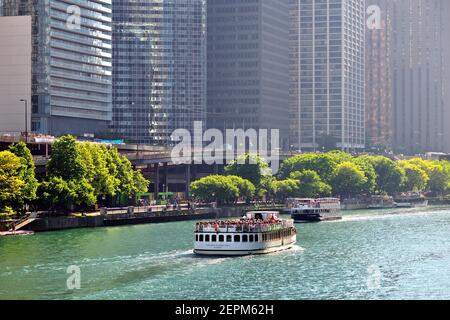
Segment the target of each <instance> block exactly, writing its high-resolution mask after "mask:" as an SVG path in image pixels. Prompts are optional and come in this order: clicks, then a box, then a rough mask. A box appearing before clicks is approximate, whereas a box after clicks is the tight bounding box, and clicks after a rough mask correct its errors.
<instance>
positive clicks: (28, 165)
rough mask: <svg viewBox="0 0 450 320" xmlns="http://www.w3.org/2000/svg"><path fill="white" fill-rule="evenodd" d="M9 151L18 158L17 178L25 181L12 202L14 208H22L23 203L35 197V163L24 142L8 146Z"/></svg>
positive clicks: (36, 186) (36, 185)
mask: <svg viewBox="0 0 450 320" xmlns="http://www.w3.org/2000/svg"><path fill="white" fill-rule="evenodd" d="M9 151H11V152H12V153H13V154H15V155H16V156H17V157H19V158H20V168H19V170H18V176H19V179H20V180H22V181H23V182H24V183H25V186H24V187H23V189H22V194H21V196H20V197H19V199H18V200H17V202H16V203H15V204H14V207H15V209H16V210H18V211H20V210H23V209H24V206H25V204H28V203H30V202H31V201H33V200H35V199H36V192H37V188H38V185H39V183H38V181H37V179H36V176H35V165H34V161H33V156H32V155H31V152H30V149H28V147H27V145H26V144H25V143H24V142H19V143H16V144H13V145H11V146H10V147H9Z"/></svg>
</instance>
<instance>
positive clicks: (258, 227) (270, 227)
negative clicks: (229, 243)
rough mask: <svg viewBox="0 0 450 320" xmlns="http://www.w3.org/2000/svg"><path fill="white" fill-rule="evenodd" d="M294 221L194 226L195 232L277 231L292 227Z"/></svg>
mask: <svg viewBox="0 0 450 320" xmlns="http://www.w3.org/2000/svg"><path fill="white" fill-rule="evenodd" d="M293 227H294V221H292V220H286V221H282V222H280V223H271V224H237V225H234V224H233V225H228V226H225V227H223V226H219V227H218V228H216V227H215V226H214V224H209V225H202V224H198V225H197V226H196V232H204V233H261V232H270V231H278V230H282V229H287V228H293Z"/></svg>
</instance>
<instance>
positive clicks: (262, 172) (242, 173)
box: [225, 154, 271, 187]
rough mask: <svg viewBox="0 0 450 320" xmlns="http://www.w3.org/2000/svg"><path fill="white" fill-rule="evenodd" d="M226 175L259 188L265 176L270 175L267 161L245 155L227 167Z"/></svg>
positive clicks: (251, 155)
mask: <svg viewBox="0 0 450 320" xmlns="http://www.w3.org/2000/svg"><path fill="white" fill-rule="evenodd" d="M225 174H226V175H229V176H238V177H241V178H243V179H246V180H248V181H250V182H251V183H252V184H253V185H254V186H255V187H259V185H260V184H261V180H262V179H263V177H264V176H267V175H270V174H271V172H270V169H269V165H268V164H267V161H266V160H264V159H263V158H261V157H260V156H258V155H256V154H245V155H243V156H240V157H238V159H237V160H234V161H233V162H231V163H230V164H229V165H227V166H226V167H225Z"/></svg>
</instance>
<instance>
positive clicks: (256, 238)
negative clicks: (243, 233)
mask: <svg viewBox="0 0 450 320" xmlns="http://www.w3.org/2000/svg"><path fill="white" fill-rule="evenodd" d="M255 242H259V237H258V235H257V234H255Z"/></svg>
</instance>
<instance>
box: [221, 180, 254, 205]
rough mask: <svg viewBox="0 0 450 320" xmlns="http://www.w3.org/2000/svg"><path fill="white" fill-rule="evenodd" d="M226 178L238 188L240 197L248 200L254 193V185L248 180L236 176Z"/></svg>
mask: <svg viewBox="0 0 450 320" xmlns="http://www.w3.org/2000/svg"><path fill="white" fill-rule="evenodd" d="M227 178H228V179H230V180H231V183H233V184H234V185H235V186H236V187H237V188H238V189H239V196H240V197H242V198H245V199H246V200H247V201H249V200H251V198H252V197H253V196H254V195H255V191H256V187H255V186H254V185H253V183H251V182H250V181H249V180H246V179H243V178H241V177H238V176H228V177H227Z"/></svg>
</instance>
